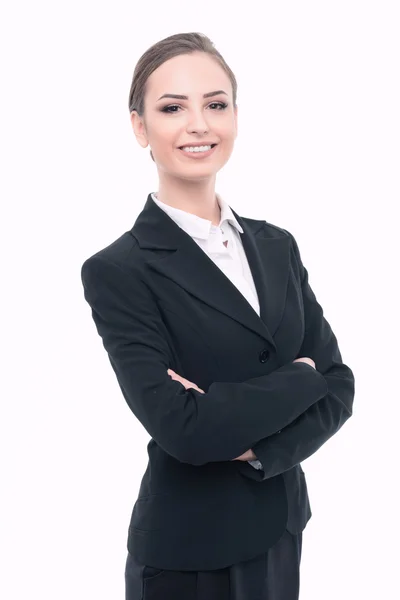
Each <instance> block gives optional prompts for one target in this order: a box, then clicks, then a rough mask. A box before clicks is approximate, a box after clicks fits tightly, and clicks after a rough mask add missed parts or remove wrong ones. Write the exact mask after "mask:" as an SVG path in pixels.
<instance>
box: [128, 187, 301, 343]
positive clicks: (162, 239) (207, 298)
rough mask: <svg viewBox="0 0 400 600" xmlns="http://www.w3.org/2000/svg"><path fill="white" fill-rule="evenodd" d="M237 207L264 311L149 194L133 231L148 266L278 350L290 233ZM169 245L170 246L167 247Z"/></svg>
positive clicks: (242, 238) (242, 235)
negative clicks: (281, 232) (276, 335)
mask: <svg viewBox="0 0 400 600" xmlns="http://www.w3.org/2000/svg"><path fill="white" fill-rule="evenodd" d="M231 210H232V213H233V215H234V216H235V218H236V219H237V221H238V223H239V224H240V226H241V227H242V229H243V233H239V235H240V237H241V240H242V243H243V248H244V251H245V253H246V256H247V260H248V262H249V266H250V270H251V272H252V275H253V278H254V284H255V287H256V289H257V293H258V299H259V303H260V316H259V315H258V314H257V312H256V311H255V310H254V309H253V307H252V306H251V304H250V303H249V302H248V301H247V300H246V298H245V297H244V296H243V295H242V294H241V292H240V291H239V290H238V289H237V288H236V286H235V285H234V284H233V283H232V282H231V281H230V279H229V278H228V277H227V276H226V275H225V274H224V273H223V272H222V271H221V270H220V269H219V267H217V265H216V264H215V263H214V262H213V261H212V260H211V259H210V258H209V256H208V255H207V254H206V253H205V252H204V251H203V250H202V249H201V248H199V246H198V245H197V244H196V242H195V241H194V240H193V239H192V238H191V237H190V235H188V234H187V233H186V232H185V231H183V230H182V229H181V228H180V227H179V226H178V225H177V224H176V223H175V222H174V220H173V219H172V218H171V217H169V215H168V214H167V213H165V212H164V211H163V210H162V209H161V208H160V207H159V206H157V204H156V203H155V202H154V200H153V199H152V197H151V194H149V195H148V197H147V201H146V203H145V205H144V208H143V210H142V211H141V212H140V213H139V215H138V217H137V219H136V221H135V223H134V225H133V227H132V229H131V230H130V233H131V235H132V236H133V237H134V238H135V239H136V240H137V242H138V245H139V247H140V249H141V251H142V253H143V261H144V265H145V268H147V269H149V271H150V273H149V276H150V278H151V271H156V272H158V273H160V274H162V275H163V276H164V277H168V278H170V279H172V280H173V281H174V282H175V283H177V284H178V285H180V286H181V287H182V288H183V289H185V290H186V291H187V292H189V293H190V294H191V295H192V296H195V297H197V298H199V300H201V301H202V302H205V303H206V304H209V305H210V306H212V307H213V308H215V309H217V310H219V311H220V312H222V313H224V314H226V315H228V316H229V317H231V318H232V319H235V320H236V321H238V322H239V323H241V324H242V325H244V326H245V327H247V328H249V329H251V330H252V331H254V332H255V333H256V334H258V335H260V336H261V337H263V338H264V339H265V340H266V341H267V342H269V344H270V345H271V346H272V347H273V348H274V349H275V350H276V344H275V341H274V338H273V336H274V333H275V332H276V330H277V328H278V326H279V323H280V321H281V318H282V315H283V311H284V306H285V299H286V290H287V284H288V277H289V251H290V238H289V236H288V235H281V236H279V237H274V235H275V236H276V232H277V231H279V228H278V229H277V228H273V227H268V226H267V223H266V221H262V220H257V219H249V218H246V217H240V216H239V215H238V214H237V213H236V212H235V211H234V210H233V209H231ZM166 251H167V252H166Z"/></svg>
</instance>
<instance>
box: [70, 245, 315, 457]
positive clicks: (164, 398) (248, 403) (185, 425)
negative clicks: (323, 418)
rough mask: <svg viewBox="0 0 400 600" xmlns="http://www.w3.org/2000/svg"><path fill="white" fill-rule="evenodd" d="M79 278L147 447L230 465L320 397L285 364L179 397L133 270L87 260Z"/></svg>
mask: <svg viewBox="0 0 400 600" xmlns="http://www.w3.org/2000/svg"><path fill="white" fill-rule="evenodd" d="M81 279H82V284H83V288H84V296H85V299H86V301H87V302H88V304H89V305H90V307H91V312H92V317H93V320H94V322H95V325H96V328H97V332H98V334H99V335H100V336H101V338H102V342H103V346H104V348H105V350H106V351H107V353H108V357H109V360H110V363H111V365H112V368H113V369H114V372H115V375H116V377H117V380H118V383H119V386H120V388H121V391H122V394H123V396H124V398H125V400H126V402H127V404H128V406H129V408H130V409H131V410H132V412H133V413H134V414H135V416H136V417H137V419H138V420H139V421H140V422H141V423H142V425H143V426H144V428H145V429H146V431H147V432H148V433H149V434H150V436H151V437H152V438H153V439H154V440H155V442H156V443H157V444H158V445H159V446H160V447H161V448H162V449H163V450H164V451H165V452H167V453H168V454H170V455H171V456H173V457H175V458H176V459H177V460H179V461H181V462H185V463H189V464H193V465H203V464H205V463H207V462H217V461H228V460H233V459H234V458H236V457H237V456H239V455H240V454H243V452H245V451H246V450H248V448H249V447H251V445H252V444H253V443H254V440H259V439H261V438H263V437H266V436H268V435H271V434H272V433H274V432H276V431H277V430H278V429H281V428H283V427H285V426H286V425H289V423H291V422H293V421H294V419H296V418H297V417H298V416H299V415H300V414H301V413H302V412H304V411H305V410H306V409H307V408H309V407H310V406H312V405H313V404H314V403H315V402H317V401H318V400H320V399H321V398H323V397H324V396H325V395H326V393H327V383H326V379H325V378H324V377H323V376H322V375H321V374H320V373H318V371H316V370H315V369H314V368H313V367H311V366H310V365H307V364H305V363H293V362H292V363H290V364H287V365H284V366H282V367H280V368H279V369H277V370H275V371H273V372H272V373H270V374H267V375H265V376H261V377H256V378H253V379H249V380H246V381H243V382H239V383H236V382H213V383H212V384H211V385H210V387H209V388H208V390H207V391H206V393H204V394H202V393H201V392H198V391H197V390H195V389H193V388H190V389H188V390H186V389H185V387H184V386H183V385H182V384H181V383H180V382H179V381H176V380H173V379H172V378H171V377H170V376H169V375H168V373H167V369H168V368H172V369H173V368H174V361H173V353H172V352H171V348H170V346H169V345H168V342H167V336H166V335H163V333H162V332H163V327H164V331H165V325H164V323H163V321H162V317H161V313H160V312H159V309H158V306H157V303H156V301H155V298H154V296H153V294H152V292H151V290H150V288H149V287H148V285H147V284H146V282H145V279H144V276H143V273H142V271H141V269H140V267H136V266H135V265H132V266H131V265H129V267H128V266H127V265H126V264H125V263H121V264H119V263H114V262H113V261H111V260H109V259H108V258H105V257H104V255H99V254H95V255H93V256H91V257H90V258H88V259H87V260H86V261H85V262H84V263H83V265H82V267H81ZM248 466H249V468H251V467H250V465H248Z"/></svg>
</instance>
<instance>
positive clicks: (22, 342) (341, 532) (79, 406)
mask: <svg viewBox="0 0 400 600" xmlns="http://www.w3.org/2000/svg"><path fill="white" fill-rule="evenodd" d="M8 4H9V5H8V6H7V5H3V8H2V11H1V12H2V15H1V18H0V22H1V25H0V28H1V29H0V44H1V48H0V50H1V62H2V65H1V80H0V81H1V88H2V91H1V96H0V98H1V110H0V120H1V121H0V125H1V136H0V137H1V141H0V143H1V165H2V169H1V172H2V174H1V181H0V185H1V209H2V211H1V212H2V218H1V246H2V252H1V257H2V265H1V269H2V282H3V284H4V285H3V286H2V290H3V291H2V294H1V303H2V310H1V317H2V319H1V324H2V328H1V329H2V335H1V339H2V346H1V347H2V360H1V365H2V376H1V383H2V388H3V389H2V390H1V412H2V415H1V420H0V422H1V430H0V443H1V447H0V450H1V457H2V460H1V487H2V492H1V496H0V503H1V505H0V515H1V535H0V545H1V546H0V551H1V557H0V559H1V577H0V596H1V598H4V600H14V599H17V598H18V599H22V598H35V599H36V598H37V599H40V600H50V599H51V600H71V599H74V600H88V599H91V598H93V599H94V598H95V599H96V600H103V599H104V600H111V599H112V600H117V599H121V600H122V599H123V598H124V568H125V559H126V553H127V550H126V539H127V530H128V524H129V519H130V514H131V510H132V507H133V504H134V502H135V500H136V496H137V493H138V488H139V484H140V480H141V477H142V475H143V473H144V470H145V468H146V465H147V449H146V446H147V443H148V441H149V439H150V438H149V435H148V434H147V432H146V431H145V430H144V428H143V426H142V425H141V424H140V423H139V422H138V421H137V419H136V418H135V417H134V415H133V413H132V412H131V411H130V409H129V408H128V406H127V404H126V403H125V401H124V399H123V396H122V393H121V392H120V390H119V387H118V384H117V380H116V378H115V375H114V373H113V371H112V368H111V365H110V364H109V362H108V357H107V354H106V352H105V351H104V348H103V346H102V343H101V339H100V338H99V337H98V335H97V333H96V330H95V326H94V323H93V321H92V318H91V314H90V308H89V306H88V304H87V303H86V302H85V300H84V297H83V288H82V285H81V280H80V267H81V264H82V263H83V261H84V260H85V259H86V258H87V257H89V256H90V255H91V254H93V253H94V252H96V251H98V250H99V249H101V248H103V247H104V246H106V245H108V244H109V243H111V242H112V241H113V240H114V239H116V238H117V237H119V236H120V235H121V234H122V233H123V232H125V231H127V230H128V229H130V228H131V227H132V225H133V223H134V221H135V219H136V217H137V215H138V214H139V212H140V211H141V210H142V208H143V206H144V203H145V201H146V199H147V195H148V193H150V192H153V191H157V186H158V176H157V171H156V167H155V164H154V163H153V161H152V160H151V159H150V156H149V148H146V149H145V150H144V149H142V148H141V147H140V146H139V144H138V143H137V141H136V139H135V137H134V134H133V131H132V127H131V124H130V121H129V111H128V95H129V88H130V83H131V78H132V74H133V70H134V67H135V64H136V62H137V60H138V59H139V57H140V56H141V55H142V53H143V52H144V51H145V50H146V49H147V48H148V47H149V46H151V45H152V44H153V43H155V42H157V41H159V40H160V39H162V38H164V37H167V36H168V35H171V34H174V33H179V32H189V31H198V32H202V33H205V34H206V35H208V36H209V37H210V38H211V39H212V41H213V42H214V43H215V45H216V47H217V49H218V50H219V51H220V52H221V53H222V55H223V56H224V57H225V59H226V61H227V62H228V64H229V65H230V67H231V68H232V69H233V71H234V73H235V75H236V78H237V80H238V86H239V87H238V106H239V135H238V138H237V140H236V145H235V149H234V152H233V155H232V156H231V158H230V161H229V162H228V164H227V165H226V166H225V167H224V169H223V170H222V171H221V173H220V174H219V175H218V178H217V187H216V190H217V191H219V192H220V193H221V194H223V195H224V197H225V198H226V199H227V200H228V202H229V204H230V205H231V206H232V208H234V209H235V210H236V212H238V213H239V215H242V216H246V217H251V218H256V219H265V220H267V221H269V222H271V223H275V224H276V225H278V226H280V227H284V228H285V229H288V230H289V231H291V232H292V233H293V234H294V236H295V238H296V240H297V242H298V244H299V247H300V251H301V256H302V259H303V262H304V264H305V266H306V267H307V269H308V272H309V278H310V279H309V281H310V284H311V286H312V288H313V290H314V292H315V294H316V296H317V298H318V300H319V302H320V304H321V305H322V306H323V308H324V314H325V316H326V318H327V319H328V321H329V323H330V324H331V326H332V328H333V330H334V332H335V334H336V336H337V338H338V341H339V346H340V349H341V352H342V357H343V361H344V362H345V363H347V364H348V365H349V366H350V367H351V368H352V370H353V372H354V374H355V377H356V395H355V400H354V412H353V417H352V418H351V419H350V421H349V422H348V423H346V424H345V425H344V427H343V429H341V430H340V431H339V432H338V434H337V435H336V436H334V438H332V439H331V440H329V441H328V442H327V443H326V444H325V445H324V446H323V447H322V448H321V449H320V450H319V451H318V452H317V453H316V454H314V455H313V456H312V457H310V458H309V459H308V460H307V461H306V462H304V463H303V468H304V470H305V472H306V474H307V482H308V489H309V494H310V502H311V508H312V512H313V516H312V519H311V520H310V522H309V524H308V525H307V528H306V530H305V531H304V532H303V555H302V563H301V599H302V600H321V599H322V598H323V599H324V600H331V599H332V600H333V599H335V600H337V599H338V598H340V599H341V600H354V598H363V600H364V599H369V598H395V597H399V593H400V591H399V590H400V586H399V581H398V562H399V550H398V548H399V546H398V543H399V524H398V518H397V517H398V507H399V502H400V498H399V495H398V492H397V489H398V487H397V486H398V475H399V467H398V462H399V461H398V459H399V447H398V429H399V409H398V403H399V400H400V397H399V396H400V395H399V392H398V385H397V375H398V372H399V370H400V367H399V357H398V351H399V344H398V340H399V327H398V322H399V319H398V314H399V313H398V306H399V295H398V275H399V251H398V242H397V240H398V232H399V221H398V217H397V213H396V211H397V209H398V204H399V200H400V194H399V191H400V185H399V158H400V156H399V154H400V152H399V139H400V138H399V134H400V127H399V125H400V123H399V121H400V119H399V107H400V93H399V72H400V68H399V56H400V44H399V25H400V22H399V15H398V7H399V5H398V3H397V2H387V1H384V0H380V1H379V2H378V1H376V2H370V1H366V0H364V1H362V2H361V1H358V2H356V1H352V0H345V1H343V0H336V1H335V2H321V1H313V2H310V1H303V2H298V1H296V2H262V3H261V2H259V3H257V2H251V3H244V4H243V3H237V5H236V6H235V5H234V4H232V2H227V1H226V0H225V1H224V0H223V1H219V2H215V3H200V2H198V3H189V2H188V3H182V2H180V3H169V2H168V3H167V2H163V3H159V4H157V3H150V2H137V3H134V2H123V1H118V0H114V2H112V3H111V2H108V3H105V2H99V1H97V2H89V1H87V0H79V2H71V1H70V2H64V3H61V2H30V3H28V2H15V3H8ZM168 91H170V90H168ZM205 91H206V90H205ZM396 306H397V309H396ZM249 600H250V599H249Z"/></svg>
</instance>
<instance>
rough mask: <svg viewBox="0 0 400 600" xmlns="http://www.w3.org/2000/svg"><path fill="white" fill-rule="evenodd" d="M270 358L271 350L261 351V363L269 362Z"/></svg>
mask: <svg viewBox="0 0 400 600" xmlns="http://www.w3.org/2000/svg"><path fill="white" fill-rule="evenodd" d="M268 357H269V350H267V348H264V350H261V352H260V354H259V358H260V362H262V363H265V362H267V360H268Z"/></svg>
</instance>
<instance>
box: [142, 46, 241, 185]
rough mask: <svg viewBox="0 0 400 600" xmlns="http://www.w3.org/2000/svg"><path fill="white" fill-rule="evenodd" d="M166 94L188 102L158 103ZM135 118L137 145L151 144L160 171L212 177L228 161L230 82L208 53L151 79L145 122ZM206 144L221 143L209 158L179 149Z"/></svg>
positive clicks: (232, 124) (178, 61) (174, 61)
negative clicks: (189, 153) (189, 154)
mask: <svg viewBox="0 0 400 600" xmlns="http://www.w3.org/2000/svg"><path fill="white" fill-rule="evenodd" d="M216 91H217V92H218V93H217V94H215V95H214V94H213V95H212V96H209V97H206V98H204V97H203V95H204V94H210V93H212V92H216ZM164 94H176V95H181V96H187V98H171V97H164V98H161V99H160V97H161V96H163V95H164ZM131 120H132V125H133V128H134V131H135V135H136V138H137V140H138V142H139V143H140V145H141V146H143V147H144V148H145V147H146V146H147V145H150V148H151V150H152V153H153V157H154V160H155V163H156V165H157V168H158V169H159V170H161V171H163V172H165V173H168V174H169V175H172V176H174V177H179V178H184V179H191V180H196V179H207V178H209V177H213V178H214V177H215V174H216V173H217V172H218V171H219V170H220V169H221V168H222V167H223V166H224V165H225V163H226V162H227V161H228V159H229V157H230V155H231V153H232V150H233V145H234V142H235V138H236V136H237V110H234V108H233V104H232V85H231V81H230V79H229V77H228V75H227V74H226V73H225V71H224V70H223V68H222V67H221V66H220V65H219V64H218V63H217V62H216V61H215V60H214V59H213V58H211V57H210V56H209V55H208V54H205V53H202V52H196V53H192V54H185V55H180V56H176V57H174V58H171V59H169V60H168V61H166V62H165V63H163V64H162V65H161V66H160V67H158V68H157V69H156V70H155V71H153V73H152V74H151V75H150V77H149V78H148V80H147V90H146V97H145V109H144V118H143V119H140V118H139V117H138V115H137V113H136V112H133V113H132V114H131ZM203 142H212V143H216V144H217V146H216V147H215V149H214V150H213V151H212V152H211V154H210V155H209V156H204V157H201V158H191V156H188V155H187V153H185V151H183V150H181V149H180V147H181V146H199V145H203ZM196 156H198V155H196Z"/></svg>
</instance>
